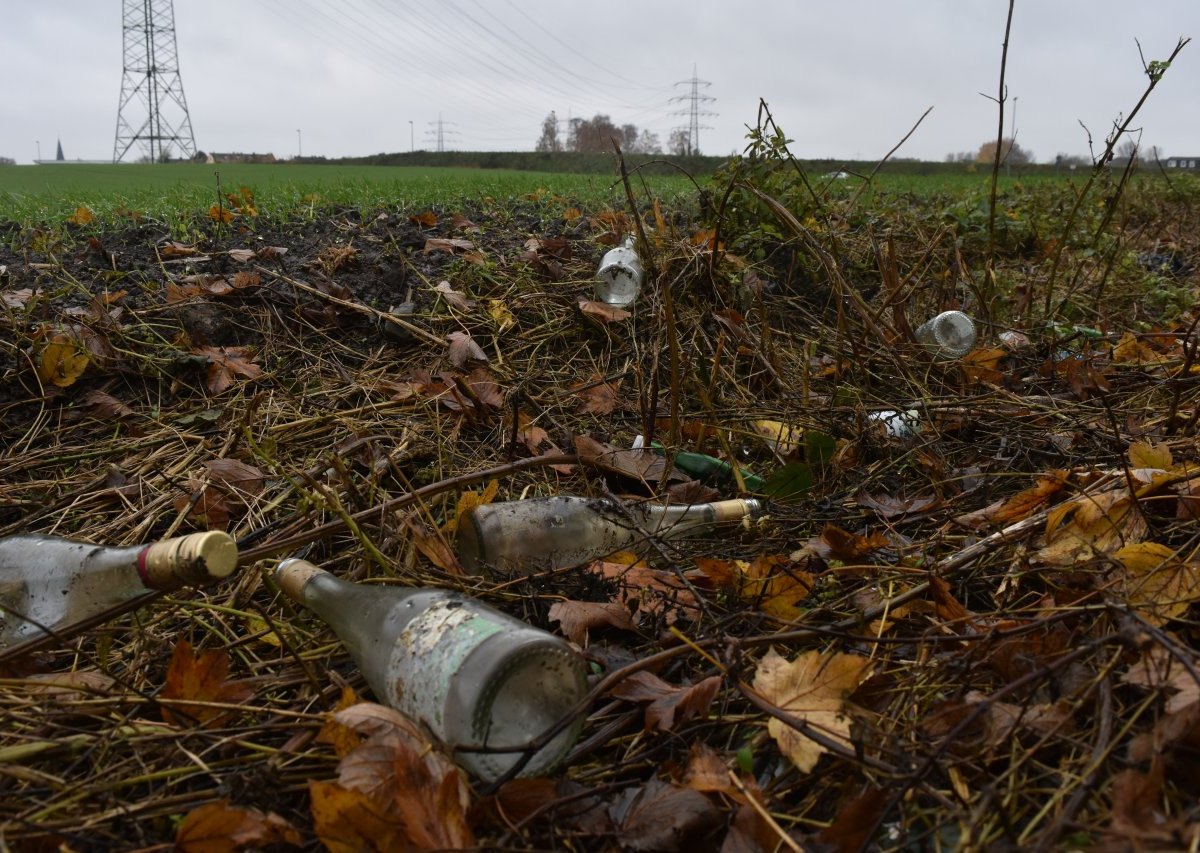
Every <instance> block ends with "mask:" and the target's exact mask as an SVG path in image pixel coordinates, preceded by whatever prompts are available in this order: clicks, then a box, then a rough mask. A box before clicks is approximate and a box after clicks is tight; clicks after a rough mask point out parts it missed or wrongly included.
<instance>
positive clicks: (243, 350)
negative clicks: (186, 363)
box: [193, 347, 262, 394]
mask: <svg viewBox="0 0 1200 853" xmlns="http://www.w3.org/2000/svg"><path fill="white" fill-rule="evenodd" d="M193 352H195V353H197V354H198V355H202V356H205V357H206V358H208V360H209V365H208V371H207V372H206V373H205V377H204V380H205V384H206V385H207V386H208V390H209V393H211V394H220V393H221V392H222V391H225V390H227V389H229V388H230V387H231V386H232V385H233V382H234V378H235V377H238V376H240V377H242V378H244V379H250V380H254V379H258V378H259V377H260V376H262V368H261V367H259V366H258V365H257V364H255V363H254V359H255V358H256V357H257V356H256V355H255V353H254V351H253V350H252V349H251V348H250V347H199V348H197V349H195V350H193Z"/></svg>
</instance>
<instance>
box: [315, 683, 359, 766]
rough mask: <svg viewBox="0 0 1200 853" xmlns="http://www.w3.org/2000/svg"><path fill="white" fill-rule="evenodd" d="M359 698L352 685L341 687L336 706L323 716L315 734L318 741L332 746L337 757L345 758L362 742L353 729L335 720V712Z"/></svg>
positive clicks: (351, 705) (355, 703)
mask: <svg viewBox="0 0 1200 853" xmlns="http://www.w3.org/2000/svg"><path fill="white" fill-rule="evenodd" d="M360 701H361V700H359V698H358V694H357V693H355V692H354V688H353V687H343V688H342V695H341V698H340V699H338V703H337V706H336V707H335V708H334V709H333V712H332V713H330V714H329V715H328V716H326V718H325V723H324V725H322V726H321V731H320V732H319V733H318V734H317V742H318V743H327V744H329V745H330V746H332V747H333V752H334V754H335V755H337V757H338V758H345V757H346V756H347V755H349V754H350V753H351V752H353V751H354V748H355V747H357V746H358V745H359V744H360V743H362V738H361V737H359V736H358V733H357V732H355V731H354V729H352V728H350V727H349V726H347V725H345V724H344V723H340V722H338V720H337V713H338V712H339V711H344V710H346V709H347V708H351V707H353V706H355V705H357V704H359V702H360Z"/></svg>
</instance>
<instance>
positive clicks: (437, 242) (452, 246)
mask: <svg viewBox="0 0 1200 853" xmlns="http://www.w3.org/2000/svg"><path fill="white" fill-rule="evenodd" d="M474 248H475V244H474V243H472V242H471V241H470V240H461V239H458V238H457V237H430V238H429V239H428V240H426V241H425V250H424V253H425V254H426V255H428V254H429V253H430V252H450V253H451V254H453V253H454V252H470V251H471V250H473V249H474Z"/></svg>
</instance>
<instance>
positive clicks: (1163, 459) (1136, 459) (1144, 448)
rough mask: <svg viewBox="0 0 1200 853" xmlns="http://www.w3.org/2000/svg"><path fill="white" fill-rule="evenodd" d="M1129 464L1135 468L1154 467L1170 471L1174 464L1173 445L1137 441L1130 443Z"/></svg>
mask: <svg viewBox="0 0 1200 853" xmlns="http://www.w3.org/2000/svg"><path fill="white" fill-rule="evenodd" d="M1129 464H1130V466H1132V467H1133V468H1153V469H1157V470H1161V471H1169V470H1171V468H1172V467H1173V466H1174V460H1173V459H1172V457H1171V447H1170V445H1167V444H1149V443H1148V442H1145V441H1135V442H1134V443H1133V444H1131V445H1129Z"/></svg>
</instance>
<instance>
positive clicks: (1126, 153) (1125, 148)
mask: <svg viewBox="0 0 1200 853" xmlns="http://www.w3.org/2000/svg"><path fill="white" fill-rule="evenodd" d="M1117 156H1118V157H1120V158H1121V159H1122V160H1135V159H1137V156H1138V144H1137V142H1135V141H1134V140H1132V139H1126V140H1125V141H1124V142H1122V143H1121V144H1120V145H1118V146H1117Z"/></svg>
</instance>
